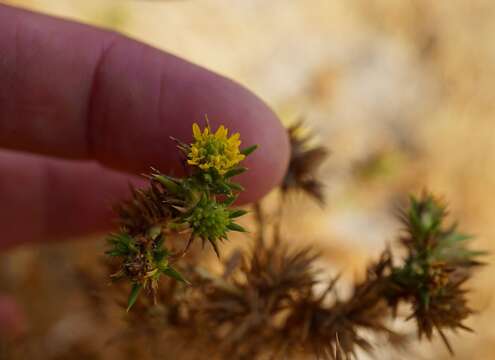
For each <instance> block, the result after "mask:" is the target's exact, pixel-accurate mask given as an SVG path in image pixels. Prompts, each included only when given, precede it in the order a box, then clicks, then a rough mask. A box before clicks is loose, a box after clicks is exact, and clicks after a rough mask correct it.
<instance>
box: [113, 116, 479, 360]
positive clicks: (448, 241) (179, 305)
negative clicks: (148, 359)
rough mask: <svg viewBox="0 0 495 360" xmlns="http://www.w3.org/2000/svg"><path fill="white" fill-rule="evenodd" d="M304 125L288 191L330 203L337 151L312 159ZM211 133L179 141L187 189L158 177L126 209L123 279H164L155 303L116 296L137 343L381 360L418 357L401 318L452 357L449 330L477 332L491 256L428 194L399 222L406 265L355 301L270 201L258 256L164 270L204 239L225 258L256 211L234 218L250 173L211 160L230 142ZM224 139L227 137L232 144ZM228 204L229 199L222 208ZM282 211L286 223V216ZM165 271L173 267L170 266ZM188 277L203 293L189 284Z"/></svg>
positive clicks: (366, 282) (382, 273) (260, 221)
mask: <svg viewBox="0 0 495 360" xmlns="http://www.w3.org/2000/svg"><path fill="white" fill-rule="evenodd" d="M299 127H300V124H297V125H295V126H293V127H291V128H290V129H289V136H290V138H291V143H292V145H293V151H292V159H291V161H290V166H289V169H288V174H287V176H286V178H285V181H284V184H283V185H282V191H285V192H286V191H289V190H290V191H301V192H302V193H305V194H307V195H309V196H310V197H311V198H313V199H315V200H317V201H318V202H322V200H323V193H322V191H321V182H320V181H319V180H318V179H317V177H316V174H315V170H316V168H317V167H318V165H319V164H320V162H321V160H322V159H323V158H324V156H325V155H326V151H325V150H323V149H322V148H320V147H314V148H309V150H308V147H307V138H300V137H299V135H297V136H296V134H297V131H298V130H297V129H298V128H299ZM210 131H211V130H210V128H209V127H208V128H207V130H205V131H204V132H200V131H199V129H198V128H195V130H194V132H195V139H196V143H195V144H193V145H185V144H183V143H180V142H179V148H180V149H181V150H182V151H183V152H184V153H185V154H186V157H187V159H188V163H189V165H191V166H192V170H193V171H192V173H191V174H190V175H189V176H188V177H186V178H185V179H176V178H171V177H168V176H166V175H164V174H161V173H159V172H157V171H153V172H152V173H151V174H150V175H149V176H148V178H149V179H150V182H151V184H150V188H148V189H147V190H133V198H132V200H130V201H129V202H126V203H124V204H122V205H120V206H119V207H117V212H118V214H119V215H120V218H121V225H122V227H121V232H120V233H119V234H118V235H115V236H114V237H113V238H112V239H114V240H112V241H113V244H114V249H113V251H116V250H117V253H110V254H111V255H114V256H117V257H118V258H120V259H121V262H120V263H118V264H117V265H119V264H120V265H119V266H120V273H119V275H122V276H124V277H127V278H129V279H130V280H131V282H133V283H134V287H135V286H136V285H138V286H140V287H144V288H146V287H147V286H150V284H149V282H147V281H149V280H147V279H149V277H151V278H152V279H153V280H154V282H153V283H152V285H151V286H150V287H151V289H152V290H151V292H152V293H153V294H154V296H153V297H152V298H148V297H143V298H139V299H137V297H135V296H134V292H133V293H132V294H131V298H130V299H128V300H127V301H124V300H123V297H122V287H120V290H116V294H117V297H118V298H120V299H121V300H120V303H121V305H122V306H124V307H125V306H127V307H128V308H129V307H130V305H133V304H134V308H133V311H132V312H130V313H129V314H128V315H127V320H128V321H127V326H128V327H129V328H130V329H131V330H133V332H131V333H132V336H130V337H129V336H128V337H126V338H125V339H126V340H125V341H127V342H132V341H133V339H134V340H135V339H137V338H138V335H139V334H141V335H142V337H144V338H146V339H148V340H150V339H153V342H154V344H155V345H156V346H158V347H160V346H162V347H163V348H165V349H166V350H167V354H172V353H173V354H174V357H177V358H205V354H208V355H207V356H208V358H219V359H264V358H272V359H277V358H295V357H297V356H299V355H301V354H302V355H305V356H313V357H315V358H318V359H320V358H322V359H330V360H337V359H346V360H349V359H355V358H357V356H358V354H359V353H360V352H362V351H364V352H368V353H373V351H374V349H375V346H376V344H377V343H383V342H386V343H388V344H389V345H390V346H391V347H395V348H404V347H406V345H407V342H408V341H409V337H408V336H407V334H402V333H401V332H398V331H397V330H396V329H394V327H393V326H392V320H394V319H396V318H398V319H402V320H403V321H406V320H408V319H414V320H415V325H416V328H417V332H418V337H419V339H422V338H423V337H426V338H427V339H428V340H431V339H432V338H433V335H434V334H435V333H438V334H439V335H440V337H441V338H442V339H443V341H444V342H445V344H446V346H447V348H448V349H449V351H451V352H452V347H451V346H450V344H449V342H448V341H447V337H446V335H445V331H446V330H457V329H464V330H469V329H468V328H467V327H466V326H465V325H464V320H465V319H466V318H467V317H468V316H469V315H471V314H472V313H473V311H472V310H471V308H470V307H469V306H468V304H467V299H466V295H467V290H466V288H465V287H464V284H465V283H466V281H467V280H469V278H470V277H471V275H472V270H473V269H474V268H475V267H476V266H479V265H481V263H480V262H479V260H478V258H479V256H480V255H482V253H481V252H474V251H470V250H468V248H467V243H468V240H469V239H470V237H469V236H466V235H464V234H462V233H460V232H458V230H457V226H456V225H450V226H448V225H446V224H445V220H446V216H447V211H446V207H445V205H444V204H443V202H442V201H439V200H438V199H437V198H435V197H434V196H432V195H431V194H428V193H426V192H425V193H423V194H422V195H421V196H419V197H411V198H410V204H409V206H408V207H407V208H405V209H404V210H402V211H401V212H400V214H399V218H400V220H401V221H402V223H403V225H404V231H403V232H402V234H401V235H400V237H399V244H400V245H401V246H402V248H403V250H405V256H404V258H403V259H398V258H397V257H394V256H393V254H392V251H391V250H390V249H386V250H384V251H383V252H382V254H381V256H380V257H379V259H378V260H377V261H375V262H372V263H371V264H370V266H369V267H368V269H367V271H366V276H365V277H364V278H363V279H362V280H359V281H357V282H356V283H355V284H354V285H353V286H352V292H351V295H350V296H347V297H341V296H339V295H338V294H337V291H336V288H337V284H338V281H339V277H335V278H331V279H329V280H327V281H324V280H322V274H323V272H322V271H321V269H319V267H318V264H319V263H320V260H319V255H318V251H317V249H315V247H314V246H308V247H306V248H303V249H297V248H292V247H291V246H289V245H288V244H287V240H286V239H285V238H284V237H283V235H282V231H281V228H280V226H281V221H280V219H276V221H274V222H272V223H270V222H269V221H267V219H269V218H270V216H268V215H267V214H264V213H263V211H262V206H261V204H260V203H258V204H255V206H254V214H255V222H256V224H257V225H258V231H257V234H255V238H256V241H255V242H253V244H252V246H251V249H250V250H249V251H248V252H247V253H245V254H243V253H242V252H241V251H239V250H236V251H234V252H233V253H232V254H231V256H229V257H227V258H224V259H222V260H221V261H220V263H221V265H222V271H214V270H211V269H208V268H204V267H200V266H199V265H198V264H199V263H198V260H199V256H198V257H194V258H192V259H191V258H190V259H189V260H188V262H187V263H185V262H183V263H182V265H181V269H182V270H181V271H182V272H183V274H184V276H183V275H181V274H179V273H178V272H177V273H176V274H175V273H174V274H172V273H170V271H168V272H167V271H164V270H167V269H171V268H170V264H172V263H174V264H175V262H177V261H178V260H180V259H184V258H182V255H183V254H184V252H185V251H187V249H188V248H189V245H190V242H191V241H192V239H194V237H200V238H202V239H203V241H207V242H210V243H211V244H212V245H213V248H214V249H215V251H216V252H218V248H217V241H218V240H221V239H223V238H225V237H226V234H227V230H241V228H239V225H237V224H235V223H234V222H233V221H232V220H231V219H234V218H235V217H237V216H240V215H243V214H244V213H245V211H244V210H231V209H230V208H229V206H230V203H231V202H232V199H233V198H234V197H235V194H234V191H238V190H241V189H240V188H239V186H238V185H234V184H233V183H232V182H231V180H230V179H231V177H232V176H233V175H235V174H238V173H240V172H242V171H243V170H244V169H243V168H239V167H238V166H237V162H236V161H234V162H233V163H227V165H226V166H224V164H223V163H214V162H212V161H216V160H211V159H210V158H208V156H209V155H210V154H209V153H208V151H210V150H211V149H210V148H208V146H206V147H205V145H204V142H205V141H206V142H207V141H212V142H213V145H211V144H210V145H211V146H217V143H216V142H215V141H217V140H218V139H217V138H216V135H215V137H214V138H213V139H212V138H211V136H212V134H211V133H210ZM223 131H224V130H223V129H222V128H221V130H219V131H217V133H218V132H219V133H220V135H221V136H220V138H221V139H222V141H228V140H226V139H228V138H227V137H226V133H225V136H223V135H222V134H223ZM236 141H237V140H236ZM234 142H235V141H234ZM210 145H209V146H210ZM194 148H196V149H199V150H193V149H194ZM205 149H206V150H205ZM216 149H218V148H216ZM250 151H251V150H250V149H248V150H247V151H244V152H238V153H236V154H237V155H236V156H240V155H243V154H248V153H249V152H250ZM216 154H217V155H218V153H216ZM205 159H206V160H205ZM205 161H206V162H205ZM312 161H313V162H312ZM311 162H312V164H311ZM229 164H230V165H229ZM212 166H213V167H214V171H212V169H211V167H212ZM222 166H223V167H222ZM229 166H230V167H229ZM205 194H206V195H205ZM220 195H222V196H223V198H226V199H227V200H217V198H216V196H220ZM280 206H284V201H283V200H282V201H280ZM198 209H201V211H198ZM217 212H221V214H219V215H218V216H217V215H216V214H217ZM276 213H277V214H278V215H279V216H281V214H282V211H280V210H276ZM212 214H213V215H212ZM200 215H201V216H200ZM205 218H207V219H208V221H206V222H204V221H203V219H205ZM272 218H273V217H272ZM184 234H185V235H186V237H184ZM116 237H117V238H118V241H115V239H116ZM165 238H166V239H167V241H168V242H169V243H170V244H171V242H172V241H173V239H177V238H178V239H179V242H180V241H184V239H185V238H187V239H188V242H187V244H186V246H185V248H184V250H182V251H179V252H177V253H173V252H172V251H171V250H170V249H169V248H167V249H166V250H165V249H164V248H162V246H163V242H164V240H165ZM122 244H124V245H122ZM169 247H170V245H169ZM119 251H120V252H119ZM156 252H158V255H157V254H156ZM163 259H166V262H163ZM161 262H162V263H161ZM163 263H165V264H166V265H165V266H166V267H165V268H163V267H160V266H162V264H163ZM157 264H158V265H157ZM138 265H139V266H141V268H139V266H138ZM112 266H115V264H113V265H112ZM174 266H175V265H174ZM155 267H158V269H159V271H160V272H162V273H165V274H166V275H169V276H168V278H166V279H163V280H161V286H160V287H158V286H156V285H157V280H156V279H154V278H153V276H155V272H154V268H155ZM174 271H175V270H174ZM150 272H151V275H149V274H150ZM185 278H187V279H188V281H189V282H190V283H191V286H181V285H180V284H179V283H178V282H177V280H183V279H185ZM155 280H156V281H155ZM114 289H119V288H118V287H114ZM319 289H325V290H324V291H320V290H319ZM401 304H402V305H404V306H406V307H409V308H410V309H411V313H410V314H409V316H407V314H406V316H404V312H403V311H398V307H399V306H400V305H401ZM123 341H124V340H123ZM172 349H176V350H172ZM158 353H160V352H158Z"/></svg>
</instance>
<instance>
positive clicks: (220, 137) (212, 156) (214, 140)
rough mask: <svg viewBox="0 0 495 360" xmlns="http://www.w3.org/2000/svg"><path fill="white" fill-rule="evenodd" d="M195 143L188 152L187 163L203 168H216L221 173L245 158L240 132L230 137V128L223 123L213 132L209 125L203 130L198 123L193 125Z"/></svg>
mask: <svg viewBox="0 0 495 360" xmlns="http://www.w3.org/2000/svg"><path fill="white" fill-rule="evenodd" d="M192 131H193V135H194V140H195V141H194V143H192V144H191V146H190V149H189V153H188V154H187V157H188V160H187V163H188V164H190V165H195V166H197V167H199V168H200V169H201V170H209V169H215V170H216V171H217V172H218V173H219V174H220V175H223V174H225V173H226V172H227V171H228V170H230V169H232V168H233V167H234V166H236V165H237V164H238V163H239V162H241V161H242V160H244V158H245V155H243V154H241V152H240V150H239V146H240V145H241V140H239V137H240V135H239V133H235V134H234V135H232V136H231V137H228V129H226V128H225V127H224V126H223V125H221V126H220V127H219V128H218V129H217V131H216V132H215V133H213V132H212V131H211V129H210V126H209V125H208V126H207V127H206V128H205V129H203V132H201V129H200V128H199V126H198V124H196V123H194V124H193V126H192Z"/></svg>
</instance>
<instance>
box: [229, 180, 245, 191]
mask: <svg viewBox="0 0 495 360" xmlns="http://www.w3.org/2000/svg"><path fill="white" fill-rule="evenodd" d="M226 184H227V185H228V186H229V187H230V188H231V189H232V190H236V191H244V187H243V186H242V185H241V184H238V183H231V182H229V183H226Z"/></svg>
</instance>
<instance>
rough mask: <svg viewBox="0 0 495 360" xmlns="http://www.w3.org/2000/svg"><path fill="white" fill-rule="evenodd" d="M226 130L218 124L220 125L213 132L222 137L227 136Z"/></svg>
mask: <svg viewBox="0 0 495 360" xmlns="http://www.w3.org/2000/svg"><path fill="white" fill-rule="evenodd" d="M227 133H228V130H227V129H226V128H225V126H223V125H220V127H219V128H218V129H217V132H216V133H215V137H217V138H220V139H224V138H226V137H227Z"/></svg>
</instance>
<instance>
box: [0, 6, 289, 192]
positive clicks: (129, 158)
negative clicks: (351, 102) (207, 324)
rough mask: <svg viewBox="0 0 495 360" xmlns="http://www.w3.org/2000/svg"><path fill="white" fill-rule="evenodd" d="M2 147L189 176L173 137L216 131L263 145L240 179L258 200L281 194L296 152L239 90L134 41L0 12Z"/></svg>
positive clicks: (266, 112)
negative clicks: (202, 127) (196, 127)
mask: <svg viewBox="0 0 495 360" xmlns="http://www.w3.org/2000/svg"><path fill="white" fill-rule="evenodd" d="M0 9H1V11H0V55H1V57H2V59H3V61H2V62H0V81H1V82H2V84H3V86H2V88H1V89H0V146H2V147H8V148H13V149H21V150H26V151H32V152H38V153H43V154H49V155H52V156H59V157H66V158H75V159H89V158H90V159H95V160H98V161H99V162H101V163H102V164H104V165H105V166H108V167H112V168H115V169H119V170H124V171H128V172H132V173H140V172H143V171H146V170H147V169H148V168H149V166H151V165H152V166H155V167H158V168H159V169H161V170H163V171H164V172H167V173H171V174H181V171H182V168H181V166H180V162H179V161H178V156H177V151H176V149H175V144H174V142H173V141H171V140H170V139H169V136H170V135H173V136H175V137H177V138H179V139H181V140H184V141H188V140H190V139H191V125H192V123H193V122H199V123H201V122H202V121H203V119H204V118H205V116H206V115H208V117H209V118H210V120H211V124H212V125H213V128H215V127H216V126H218V125H219V124H225V125H226V126H227V127H228V128H229V129H230V131H231V132H240V133H241V135H242V140H243V145H246V146H247V145H251V144H259V145H260V148H259V150H258V151H257V152H256V153H254V154H253V155H252V157H250V158H249V159H248V160H247V161H246V165H247V166H248V167H249V168H250V171H249V172H247V173H246V174H243V175H242V176H241V177H240V182H241V183H242V184H243V185H245V187H246V189H247V190H246V193H245V194H244V195H243V198H242V199H241V200H243V201H252V200H254V199H257V198H259V197H261V196H263V195H264V194H266V193H267V192H268V191H269V190H270V189H271V188H272V187H273V186H275V185H277V184H278V183H279V182H280V181H281V179H282V177H283V174H284V172H285V169H286V167H287V164H288V155H289V143H288V139H287V136H286V133H285V131H284V129H283V127H282V126H281V124H280V122H279V120H278V119H277V117H276V116H275V115H274V113H273V112H272V111H271V110H270V109H269V108H268V106H266V105H265V104H264V103H263V102H262V101H261V100H260V99H258V98H257V97H256V96H254V95H253V94H252V93H251V92H249V91H248V90H246V89H245V88H243V87H242V86H240V85H238V84H236V83H234V82H233V81H231V80H229V79H227V78H225V77H222V76H220V75H217V74H214V73H212V72H209V71H207V70H205V69H203V68H201V67H198V66H195V65H193V64H190V63H188V62H186V61H184V60H181V59H179V58H177V57H175V56H173V55H170V54H167V53H164V52H162V51H159V50H157V49H155V48H152V47H149V46H147V45H144V44H141V43H138V42H136V41H133V40H131V39H128V38H126V37H123V36H120V35H117V34H114V33H111V32H107V31H102V30H98V29H94V28H91V27H88V26H84V25H80V24H75V23H71V22H67V21H64V20H59V19H54V18H50V17H47V16H42V15H38V14H33V13H30V12H25V11H21V10H18V9H14V8H10V7H7V6H2V5H0Z"/></svg>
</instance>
